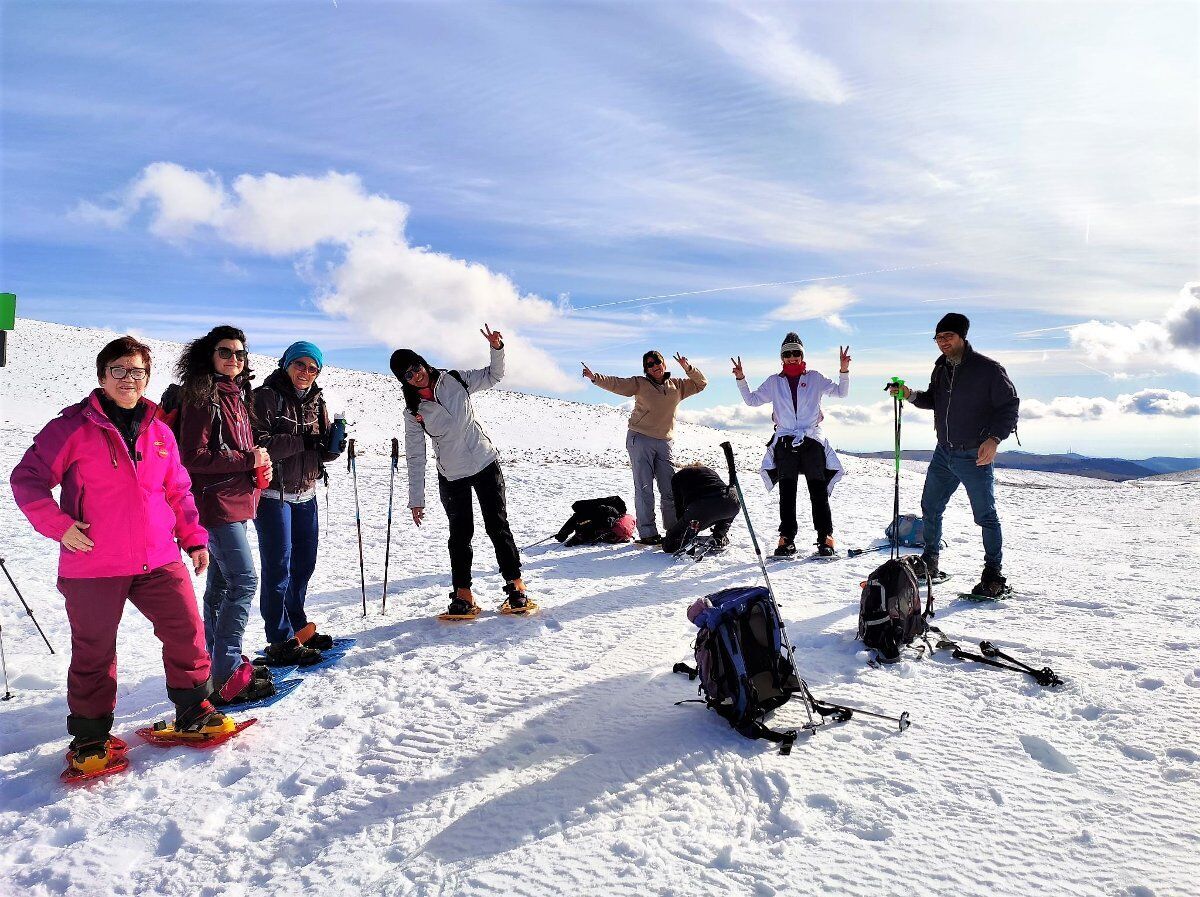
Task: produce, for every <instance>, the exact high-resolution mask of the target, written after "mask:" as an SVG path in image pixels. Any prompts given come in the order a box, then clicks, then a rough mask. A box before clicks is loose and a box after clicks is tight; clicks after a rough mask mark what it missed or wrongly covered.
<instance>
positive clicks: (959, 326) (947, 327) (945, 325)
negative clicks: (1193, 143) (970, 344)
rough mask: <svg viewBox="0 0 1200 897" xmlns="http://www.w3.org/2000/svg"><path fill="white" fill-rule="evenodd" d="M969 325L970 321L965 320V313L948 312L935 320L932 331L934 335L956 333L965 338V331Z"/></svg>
mask: <svg viewBox="0 0 1200 897" xmlns="http://www.w3.org/2000/svg"><path fill="white" fill-rule="evenodd" d="M970 327H971V322H970V321H969V320H967V316H966V315H960V314H959V313H958V312H956V311H952V312H950V313H949V314H948V315H943V316H942V319H941V320H940V321H938V322H937V328H936V329H935V330H934V331H933V333H934V336H937V334H939V333H957V334H958V335H959V336H961V337H962V338H963V339H966V338H967V331H968V330H969V329H970Z"/></svg>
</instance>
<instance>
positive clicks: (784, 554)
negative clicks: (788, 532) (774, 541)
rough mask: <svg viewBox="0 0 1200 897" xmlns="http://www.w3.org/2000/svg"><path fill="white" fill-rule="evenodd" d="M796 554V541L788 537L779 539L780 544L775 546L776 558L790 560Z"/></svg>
mask: <svg viewBox="0 0 1200 897" xmlns="http://www.w3.org/2000/svg"><path fill="white" fill-rule="evenodd" d="M795 554H796V541H795V539H789V538H788V537H787V536H780V537H779V544H778V545H776V546H775V555H774V556H775V557H777V558H790V557H794V556H795Z"/></svg>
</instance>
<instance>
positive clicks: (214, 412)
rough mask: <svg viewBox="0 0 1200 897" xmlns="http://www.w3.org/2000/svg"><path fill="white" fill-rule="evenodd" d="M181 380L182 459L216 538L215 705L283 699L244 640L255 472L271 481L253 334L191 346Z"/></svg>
mask: <svg viewBox="0 0 1200 897" xmlns="http://www.w3.org/2000/svg"><path fill="white" fill-rule="evenodd" d="M175 373H176V375H177V376H178V377H179V381H180V384H181V386H180V390H179V398H180V401H179V454H180V456H181V457H182V459H183V466H184V467H186V468H187V472H188V473H189V474H190V475H191V478H192V494H193V495H195V497H196V507H197V509H198V510H199V512H200V522H201V523H202V524H203V525H204V528H205V529H207V530H208V553H209V556H210V557H211V559H212V563H211V564H210V565H209V568H208V585H207V587H206V588H205V590H204V641H205V645H206V647H207V648H208V656H209V657H210V658H211V659H212V678H213V703H214V704H217V705H221V704H232V703H239V702H245V701H256V700H259V699H260V698H265V697H269V696H270V695H273V694H275V687H274V686H273V685H272V684H271V678H270V674H269V671H268V670H266V669H263V670H262V674H261V675H260V676H258V677H257V678H256V677H255V675H254V670H255V669H256V668H255V667H254V665H253V664H251V663H250V661H249V660H248V659H247V658H246V656H245V655H244V654H243V653H242V637H243V635H244V634H245V631H246V621H247V620H248V619H249V617H250V607H251V605H252V604H253V601H254V593H255V591H256V590H257V589H258V574H257V572H256V571H255V569H254V567H255V565H254V557H253V555H252V554H251V552H250V541H249V539H248V538H247V521H249V520H252V519H253V518H254V514H255V512H256V511H257V510H258V500H259V495H260V493H261V489H260V488H259V487H258V486H257V485H256V484H255V470H256V468H262V471H263V480H269V478H270V473H271V458H270V456H269V455H268V454H267V450H266V449H264V448H260V447H258V446H256V445H255V444H254V434H253V432H252V430H251V426H250V423H251V421H250V417H251V412H250V406H251V402H250V381H251V380H252V379H253V376H254V375H253V372H252V371H251V368H250V360H249V357H248V355H247V352H246V334H245V333H243V332H242V331H241V330H238V329H237V328H236V327H231V326H229V325H228V324H223V325H221V326H220V327H214V328H213V329H212V330H210V331H209V332H208V334H206V335H205V336H202V337H200V339H198V340H194V341H193V342H191V343H189V344H188V345H187V347H186V348H185V349H184V350H183V355H181V356H180V358H179V363H178V364H177V365H176V367H175Z"/></svg>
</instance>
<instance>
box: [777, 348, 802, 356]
mask: <svg viewBox="0 0 1200 897" xmlns="http://www.w3.org/2000/svg"><path fill="white" fill-rule="evenodd" d="M779 357H780V358H803V357H804V353H803V352H796V351H795V350H792V349H789V350H788V351H786V352H780V353H779Z"/></svg>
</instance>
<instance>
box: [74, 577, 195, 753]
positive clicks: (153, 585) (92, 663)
mask: <svg viewBox="0 0 1200 897" xmlns="http://www.w3.org/2000/svg"><path fill="white" fill-rule="evenodd" d="M58 590H59V591H60V592H62V593H63V595H64V596H65V597H66V599H67V620H68V621H70V624H71V666H70V669H69V670H68V672H67V706H68V707H70V709H71V716H70V717H68V720H67V728H68V730H70V731H71V734H81V733H77V732H76V731H75V729H77V728H82V729H88V728H90V727H88V726H87V724H86V722H85V721H97V722H100V721H106V722H107V725H108V726H111V725H112V712H113V710H114V709H115V708H116V706H117V626H118V625H119V624H120V622H121V614H122V612H123V611H124V609H125V601H126V600H128V601H129V602H130V603H132V604H133V606H134V607H136V608H137V609H138V610H139V611H141V613H142V616H144V617H145V618H146V619H148V620H149V621H150V622H151V623H152V624H153V626H154V634H155V636H157V638H158V640H159V641H160V642H162V656H163V667H164V668H165V669H166V673H167V695H168V696H169V697H170V698H171V700H172V701H173V702H175V704H176V705H178V706H181V707H187V706H189V705H191V704H194V703H196V702H197V701H201V700H203V699H204V698H206V697H208V692H209V681H208V675H209V671H208V652H207V651H206V650H205V647H204V625H203V624H202V623H201V622H200V614H199V611H198V610H197V607H196V592H195V590H194V589H193V588H192V580H191V577H190V576H188V571H187V568H186V567H185V566H184V564H183V562H182V561H173V562H172V563H170V564H165V565H164V566H162V567H158V568H157V569H155V570H151V571H150V572H149V573H143V574H141V575H140V576H104V577H98V578H94V579H64V578H62V577H61V576H60V577H59V579H58ZM73 722H74V723H75V725H72V723H73ZM102 728H105V727H104V726H103V725H102Z"/></svg>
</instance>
